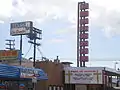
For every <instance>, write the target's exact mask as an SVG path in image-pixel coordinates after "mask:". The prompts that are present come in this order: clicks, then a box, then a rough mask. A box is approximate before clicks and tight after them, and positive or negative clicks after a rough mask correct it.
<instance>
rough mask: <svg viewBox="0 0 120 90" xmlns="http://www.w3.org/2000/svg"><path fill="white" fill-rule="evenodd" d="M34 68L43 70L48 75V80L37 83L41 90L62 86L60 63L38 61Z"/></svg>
mask: <svg viewBox="0 0 120 90" xmlns="http://www.w3.org/2000/svg"><path fill="white" fill-rule="evenodd" d="M36 67H37V68H41V69H43V70H44V71H45V72H46V73H47V75H48V80H46V81H40V82H38V86H39V87H40V88H41V90H48V88H49V86H52V87H53V86H55V87H61V86H63V67H62V64H61V63H59V62H57V61H55V62H52V61H40V62H37V63H36Z"/></svg>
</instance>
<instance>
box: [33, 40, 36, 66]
mask: <svg viewBox="0 0 120 90" xmlns="http://www.w3.org/2000/svg"><path fill="white" fill-rule="evenodd" d="M35 43H36V38H34V55H33V67H35V63H36V62H35V59H36V44H35Z"/></svg>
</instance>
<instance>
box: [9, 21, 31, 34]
mask: <svg viewBox="0 0 120 90" xmlns="http://www.w3.org/2000/svg"><path fill="white" fill-rule="evenodd" d="M32 28H33V22H31V21H26V22H16V23H11V24H10V35H12V36H15V35H27V34H30V33H31V32H32Z"/></svg>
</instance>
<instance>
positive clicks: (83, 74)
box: [65, 69, 103, 84]
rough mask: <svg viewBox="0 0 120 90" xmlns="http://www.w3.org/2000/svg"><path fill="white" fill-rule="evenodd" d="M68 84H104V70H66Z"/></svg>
mask: <svg viewBox="0 0 120 90" xmlns="http://www.w3.org/2000/svg"><path fill="white" fill-rule="evenodd" d="M65 83H66V84H103V75H102V70H78V69H76V70H65Z"/></svg>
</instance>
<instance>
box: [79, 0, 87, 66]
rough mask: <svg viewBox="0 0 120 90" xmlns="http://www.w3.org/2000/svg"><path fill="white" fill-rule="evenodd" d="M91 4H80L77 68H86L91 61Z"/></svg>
mask: <svg viewBox="0 0 120 90" xmlns="http://www.w3.org/2000/svg"><path fill="white" fill-rule="evenodd" d="M88 9H89V3H86V2H78V20H77V67H79V66H80V67H85V62H88V61H89V57H88V53H89V49H88V36H89V33H88V31H89V26H88V24H89V19H88V16H89V11H88Z"/></svg>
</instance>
